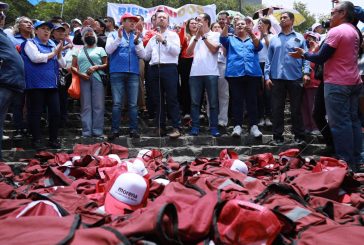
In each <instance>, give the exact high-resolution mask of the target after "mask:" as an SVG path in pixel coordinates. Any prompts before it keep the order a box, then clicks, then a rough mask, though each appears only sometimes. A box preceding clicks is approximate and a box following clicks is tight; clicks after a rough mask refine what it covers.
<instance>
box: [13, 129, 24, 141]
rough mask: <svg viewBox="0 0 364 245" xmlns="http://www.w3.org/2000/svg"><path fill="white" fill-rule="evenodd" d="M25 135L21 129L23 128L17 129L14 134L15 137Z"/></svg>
mask: <svg viewBox="0 0 364 245" xmlns="http://www.w3.org/2000/svg"><path fill="white" fill-rule="evenodd" d="M21 137H23V132H22V131H21V129H17V130H16V131H15V132H14V135H13V138H17V139H19V138H21Z"/></svg>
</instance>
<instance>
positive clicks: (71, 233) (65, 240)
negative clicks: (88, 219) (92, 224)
mask: <svg viewBox="0 0 364 245" xmlns="http://www.w3.org/2000/svg"><path fill="white" fill-rule="evenodd" d="M80 224H81V216H80V215H79V214H76V215H75V218H74V220H73V223H72V226H71V229H70V231H69V233H68V235H67V236H66V237H65V238H63V239H62V241H60V242H58V243H57V245H67V244H70V242H71V241H72V239H73V237H74V236H75V233H76V230H77V229H78V228H79V227H80Z"/></svg>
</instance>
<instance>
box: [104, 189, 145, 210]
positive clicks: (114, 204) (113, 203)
mask: <svg viewBox="0 0 364 245" xmlns="http://www.w3.org/2000/svg"><path fill="white" fill-rule="evenodd" d="M104 206H105V211H106V212H107V213H108V214H117V215H123V214H125V213H126V212H125V210H130V211H134V210H137V209H138V208H140V207H141V206H142V205H138V206H130V205H128V204H125V203H122V202H120V201H118V200H117V199H116V198H114V197H113V196H112V195H111V194H110V193H107V194H106V198H105V205H104Z"/></svg>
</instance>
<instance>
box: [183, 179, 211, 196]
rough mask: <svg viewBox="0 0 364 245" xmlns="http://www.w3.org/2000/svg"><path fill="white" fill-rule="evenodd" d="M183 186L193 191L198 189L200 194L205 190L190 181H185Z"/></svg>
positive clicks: (204, 192)
mask: <svg viewBox="0 0 364 245" xmlns="http://www.w3.org/2000/svg"><path fill="white" fill-rule="evenodd" d="M184 186H185V187H187V188H190V189H193V190H195V191H198V192H199V193H200V194H201V196H204V195H206V191H204V190H202V189H201V188H200V187H199V186H197V185H195V184H191V183H190V182H188V181H186V183H185V184H184Z"/></svg>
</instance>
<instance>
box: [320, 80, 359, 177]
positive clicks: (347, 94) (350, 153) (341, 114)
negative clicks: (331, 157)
mask: <svg viewBox="0 0 364 245" xmlns="http://www.w3.org/2000/svg"><path fill="white" fill-rule="evenodd" d="M361 88H362V84H359V85H351V86H349V85H335V84H329V83H325V85H324V90H325V106H326V112H327V117H328V121H329V125H330V128H331V133H332V137H333V140H334V146H335V151H336V155H337V156H338V157H339V158H340V159H343V160H345V161H346V162H347V163H348V164H349V166H350V168H351V169H353V170H354V171H355V170H356V167H357V164H359V163H360V159H361V156H360V153H361V149H362V135H361V124H360V120H359V114H358V106H359V94H360V90H361Z"/></svg>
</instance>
